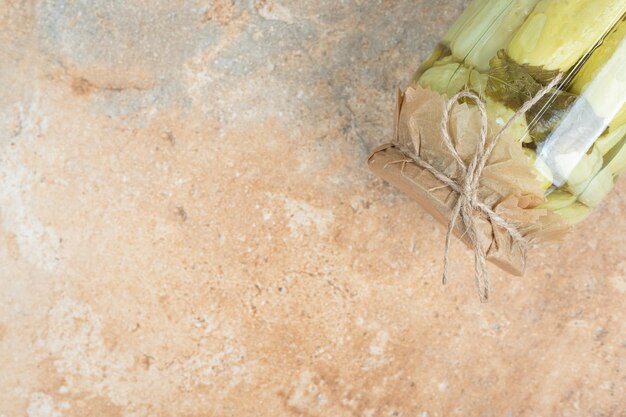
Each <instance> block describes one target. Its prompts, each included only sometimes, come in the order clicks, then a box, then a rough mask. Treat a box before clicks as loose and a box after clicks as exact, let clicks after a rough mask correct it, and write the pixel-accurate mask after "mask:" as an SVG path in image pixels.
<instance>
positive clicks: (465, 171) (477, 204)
mask: <svg viewBox="0 0 626 417" xmlns="http://www.w3.org/2000/svg"><path fill="white" fill-rule="evenodd" d="M561 79H562V76H559V77H556V78H555V79H554V80H553V81H552V82H551V83H550V84H548V85H547V86H545V87H544V88H542V89H541V90H540V91H539V92H538V93H537V94H536V95H535V96H534V97H533V98H532V99H530V100H529V101H527V102H526V103H525V104H524V105H523V106H522V107H521V108H520V109H519V110H518V111H517V112H516V113H515V114H514V115H513V117H511V119H510V120H509V121H508V122H507V123H506V124H505V125H504V126H503V127H502V129H501V130H500V131H499V132H498V133H497V134H496V135H494V136H493V137H492V138H491V139H488V138H489V135H488V130H489V123H488V117H487V110H486V108H485V103H484V102H483V101H482V100H481V99H480V97H479V96H478V95H476V94H474V93H472V92H470V91H462V92H460V93H458V94H456V95H455V96H454V97H452V98H451V99H450V100H448V101H447V103H446V106H445V110H444V113H443V117H442V118H441V134H442V138H443V142H444V144H445V145H446V147H447V148H448V150H449V151H450V155H452V157H453V158H454V160H455V161H456V164H457V165H458V166H459V167H460V169H461V174H460V175H459V178H458V179H454V178H450V177H449V176H447V175H446V174H444V173H442V172H441V171H439V170H438V169H436V168H435V167H434V166H432V165H431V164H430V163H429V162H428V161H426V160H425V159H422V158H421V157H420V156H419V155H416V154H415V153H414V152H412V151H411V150H408V149H406V147H404V146H402V145H399V144H396V145H397V146H398V147H399V148H400V150H401V151H402V152H403V153H404V154H405V155H406V156H408V157H409V158H410V159H411V160H412V162H415V163H416V164H417V165H419V166H421V167H422V168H425V169H426V170H428V171H429V172H430V173H431V174H432V175H433V176H434V177H435V178H437V179H438V180H439V181H441V182H442V183H444V184H445V185H447V186H448V187H450V188H451V189H452V190H453V191H454V192H455V193H456V194H457V196H458V198H457V202H456V204H455V206H454V208H453V210H452V216H451V218H450V222H449V223H448V230H447V233H446V244H445V249H444V259H443V283H444V284H446V283H447V282H448V265H449V252H450V243H451V241H452V235H453V232H454V228H455V227H456V224H457V221H458V220H459V217H460V218H461V222H462V224H463V228H464V229H465V233H466V234H467V236H468V238H469V241H470V243H471V246H472V248H473V250H474V270H475V281H476V287H477V289H478V293H479V295H480V300H481V301H482V302H486V301H488V299H489V275H488V272H487V256H486V254H485V250H484V249H483V247H482V245H481V243H480V239H479V234H478V227H477V220H478V218H479V216H481V215H482V216H484V217H486V218H487V219H488V220H489V222H490V223H491V224H492V225H496V226H499V227H501V228H503V229H504V230H505V231H506V232H507V233H508V234H509V235H510V237H511V239H513V241H515V242H517V243H518V244H519V246H520V247H521V248H522V250H523V251H524V250H525V247H526V246H527V243H528V242H527V240H526V239H525V237H524V235H523V234H522V233H521V232H520V229H519V228H518V226H517V225H515V224H514V223H512V222H510V221H508V220H506V219H504V218H503V217H501V216H500V215H499V214H497V213H496V212H495V211H494V210H493V209H492V208H491V207H490V206H488V205H487V204H485V203H483V202H482V201H480V199H479V198H478V189H479V188H480V178H481V176H482V173H483V170H484V169H485V166H486V165H487V161H488V160H489V157H490V156H491V154H492V152H493V150H494V149H495V147H496V145H497V144H498V142H499V140H500V139H501V138H502V135H503V134H504V132H506V131H507V130H508V129H509V128H510V127H511V125H512V124H513V123H514V122H515V121H516V120H517V119H518V118H519V117H520V116H522V115H524V114H525V113H526V112H527V111H528V110H530V108H531V107H533V106H534V105H535V104H537V103H538V102H539V101H540V100H541V99H542V98H543V97H544V96H546V95H547V94H548V93H550V92H551V91H552V90H553V89H554V88H555V87H556V86H557V85H558V84H559V83H560V82H561ZM464 98H465V99H468V100H471V101H473V102H474V103H476V106H477V108H478V111H479V112H480V117H481V128H480V136H479V140H478V145H477V148H476V152H475V153H474V156H473V157H472V160H471V162H470V163H469V165H467V164H466V163H465V162H464V161H463V159H462V158H461V156H460V155H459V153H458V152H457V150H456V148H455V147H454V144H453V141H452V137H451V135H450V119H451V116H452V110H453V109H454V106H456V105H457V103H458V101H459V100H461V99H464ZM417 150H418V148H417V147H416V151H417Z"/></svg>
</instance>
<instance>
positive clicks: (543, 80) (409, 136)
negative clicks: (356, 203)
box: [369, 0, 626, 274]
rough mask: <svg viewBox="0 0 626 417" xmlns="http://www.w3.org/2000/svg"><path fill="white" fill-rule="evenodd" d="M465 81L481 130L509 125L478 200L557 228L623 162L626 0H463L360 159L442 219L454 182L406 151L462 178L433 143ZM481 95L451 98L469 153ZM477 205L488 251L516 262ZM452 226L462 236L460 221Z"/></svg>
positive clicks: (579, 213) (537, 235) (588, 202)
mask: <svg viewBox="0 0 626 417" xmlns="http://www.w3.org/2000/svg"><path fill="white" fill-rule="evenodd" d="M555 80H556V81H555ZM546 86H549V89H548V90H549V91H547V92H546ZM463 91H465V92H471V93H473V94H474V95H475V96H477V97H479V98H480V101H481V103H480V107H482V108H484V109H485V110H486V113H487V130H488V132H489V135H490V136H494V135H496V134H497V133H498V132H499V131H500V130H501V129H502V128H503V127H505V126H506V131H504V132H502V135H501V136H500V137H499V139H498V140H499V143H498V144H497V146H496V147H495V149H494V152H493V154H491V155H490V156H489V160H488V162H487V164H486V166H485V169H484V171H483V172H482V174H481V177H480V181H479V188H478V196H479V198H480V201H481V202H482V203H484V204H486V205H488V206H489V207H490V208H491V209H492V210H493V211H494V212H495V213H498V215H501V216H502V217H503V218H506V219H508V220H509V221H510V222H511V223H512V224H515V225H516V227H517V229H518V230H519V231H520V232H521V233H522V234H523V235H524V236H525V238H526V239H527V241H531V242H535V241H541V240H551V239H555V238H557V237H559V236H561V235H562V234H563V232H564V231H566V230H567V229H568V228H569V227H571V226H573V225H575V224H577V223H579V222H580V221H582V220H583V219H585V217H587V215H588V214H589V213H590V211H591V210H592V209H593V208H594V207H597V206H598V205H599V204H600V203H601V202H602V200H603V199H604V198H605V197H606V196H607V195H608V193H609V192H610V191H611V189H612V188H613V185H614V183H615V179H616V178H617V176H618V175H619V174H621V173H622V172H623V171H624V170H625V169H626V105H625V103H626V2H625V1H624V0H593V1H590V0H474V1H472V2H471V3H470V5H469V6H468V8H467V9H466V10H465V12H464V13H463V14H462V15H461V17H460V18H459V19H458V20H457V21H456V22H455V23H454V24H453V26H452V27H451V28H450V30H449V31H448V33H447V34H446V36H445V37H444V38H443V40H442V41H441V42H440V44H439V45H438V46H437V47H436V48H435V50H434V52H433V53H432V55H431V56H430V58H428V60H427V61H426V62H425V63H424V64H423V65H422V66H421V67H420V68H419V69H418V71H417V72H416V73H415V76H414V78H413V81H412V83H411V85H410V86H409V87H408V88H407V89H406V90H405V91H404V92H402V93H401V94H399V97H398V107H397V112H396V130H395V132H396V133H395V137H394V140H393V142H392V143H389V144H386V145H383V146H381V147H379V148H377V149H376V150H375V151H374V152H373V154H372V156H371V157H370V160H369V164H370V167H371V169H372V170H373V171H374V172H375V173H376V174H377V175H379V176H381V177H382V178H384V179H386V180H388V181H389V182H390V183H392V184H394V185H396V186H397V187H399V188H401V189H402V190H403V191H405V192H407V193H408V194H409V195H410V196H412V197H413V198H414V199H416V200H417V201H418V202H420V203H421V205H422V206H424V207H425V208H426V209H427V210H428V211H429V212H430V213H431V214H433V215H434V216H435V218H437V219H438V220H440V221H441V222H442V223H448V222H449V221H450V217H451V216H453V214H454V213H453V207H454V206H455V201H457V200H458V193H457V192H455V190H454V189H452V188H453V187H450V186H449V185H446V183H442V182H441V181H440V180H438V179H437V178H436V177H435V176H433V175H432V172H429V171H428V170H425V169H424V168H423V166H421V165H420V164H419V163H415V160H414V158H411V157H410V156H409V154H411V155H413V154H415V155H419V158H420V159H423V160H424V161H428V163H429V164H432V166H434V167H435V168H436V170H437V171H439V172H442V173H444V174H445V175H447V176H449V177H450V178H457V179H459V181H461V180H462V178H459V177H460V176H462V175H464V173H463V171H462V170H459V169H458V168H459V167H458V166H457V165H458V164H456V163H455V161H454V155H451V154H450V150H449V148H448V147H446V146H443V144H442V132H441V121H442V118H443V117H444V112H445V111H446V110H445V109H446V102H447V101H448V100H450V98H451V97H453V96H455V95H456V94H457V93H459V92H463ZM542 91H543V93H541V94H542V95H541V98H540V99H539V100H537V102H536V103H535V104H534V105H532V107H530V108H529V109H528V110H526V111H524V112H523V114H520V111H521V110H522V109H523V108H524V107H523V106H524V105H525V104H526V103H528V102H529V101H530V100H532V99H533V98H534V97H536V96H537V95H538V94H539V93H540V92H542ZM478 107H479V105H478V103H476V102H475V101H473V100H467V99H466V98H464V99H461V100H459V101H458V103H457V105H456V106H455V107H454V108H453V109H452V111H451V112H450V114H449V118H450V120H449V122H448V126H447V127H446V128H447V129H449V133H450V136H451V138H452V142H453V146H454V148H455V151H456V152H455V153H458V155H459V156H460V158H461V159H462V160H463V161H465V162H466V163H467V164H469V163H470V161H471V159H472V158H473V156H474V155H475V149H476V146H477V141H478V140H479V139H478V138H479V137H480V131H481V117H480V112H479V110H480V109H478ZM509 122H510V123H509ZM407 149H410V152H408V151H407ZM476 217H477V218H478V220H477V221H478V222H479V227H478V229H479V231H480V233H479V234H480V244H481V246H482V247H483V249H484V251H485V253H486V254H487V257H488V258H489V259H491V260H492V261H494V262H496V263H498V264H499V265H500V266H502V267H504V268H505V269H507V270H509V271H511V272H514V273H517V274H521V273H522V272H523V268H524V256H523V249H522V248H520V247H519V245H518V243H517V242H516V241H515V239H512V238H511V236H510V233H509V232H507V231H504V230H501V229H502V228H501V227H499V226H498V225H495V224H494V223H493V221H491V219H490V218H489V217H485V216H483V215H481V214H480V213H477V215H476ZM455 232H456V234H457V235H458V236H459V237H461V238H462V239H463V240H465V241H467V236H466V235H467V230H466V228H465V227H464V225H463V224H460V225H458V226H457V227H456V230H455Z"/></svg>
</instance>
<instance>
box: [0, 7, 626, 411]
mask: <svg viewBox="0 0 626 417" xmlns="http://www.w3.org/2000/svg"><path fill="white" fill-rule="evenodd" d="M464 4H466V1H464V0H445V1H438V0H413V1H408V0H406V1H401V0H398V1H392V0H384V1H367V2H365V1H357V0H352V1H341V2H337V1H330V0H322V1H319V2H296V1H280V2H279V1H271V0H257V1H252V0H251V1H234V2H233V1H228V0H214V1H211V0H209V1H206V0H186V1H183V0H180V1H178V0H177V1H166V0H153V1H151V2H142V1H134V0H133V1H123V0H115V1H95V0H82V1H62V0H40V1H35V0H33V1H19V0H1V1H0V106H1V112H0V416H1V417H19V416H29V417H61V416H123V417H143V416H189V417H192V416H194V417H200V416H206V417H209V416H215V417H222V416H224V417H226V416H238V417H239V416H308V417H313V416H315V417H317V416H319V417H321V416H324V417H331V416H332V417H335V416H338V417H339V416H358V417H378V416H381V417H382V416H398V417H427V416H429V417H435V416H442V417H443V416H498V417H509V416H511V417H518V416H544V417H548V416H549V417H552V416H563V417H574V416H585V417H586V416H597V417H600V416H607V417H608V416H624V415H626V411H625V407H624V404H626V401H625V398H626V393H625V391H624V387H625V386H626V369H625V367H626V325H625V323H626V313H625V311H624V299H625V292H626V260H625V258H624V248H625V246H626V237H624V236H625V235H624V231H626V219H625V217H624V213H626V194H625V193H626V184H625V183H624V182H623V181H622V182H620V183H619V184H618V186H617V188H616V190H615V191H614V192H613V194H612V195H611V197H610V198H609V199H608V201H606V203H605V204H604V205H603V206H602V208H601V209H599V210H598V211H597V212H596V213H595V214H594V215H593V216H592V217H591V218H590V219H589V220H588V221H586V222H585V223H584V224H583V225H581V226H580V227H578V228H577V229H576V230H575V231H574V232H573V233H572V234H571V235H570V236H569V237H568V239H567V240H566V241H565V242H564V243H562V244H560V245H554V246H551V247H548V248H545V249H542V250H536V251H534V252H532V253H531V257H530V267H529V272H528V274H527V275H526V276H525V277H524V278H516V277H512V276H509V275H507V274H505V273H502V272H499V271H498V270H496V268H494V267H490V271H491V277H492V285H493V296H492V301H491V302H490V303H489V304H487V305H482V304H480V303H479V302H478V300H477V296H476V293H475V290H474V286H473V279H472V270H473V266H472V256H471V254H470V253H469V252H468V251H467V250H466V249H465V248H464V247H462V246H461V245H460V244H458V243H457V244H455V245H454V248H453V250H452V256H453V257H454V262H453V267H452V271H451V274H452V277H453V281H452V282H451V283H450V285H448V286H447V287H445V288H444V287H442V286H441V284H440V274H441V256H442V248H443V243H444V242H443V241H444V232H443V230H442V229H441V228H440V227H439V226H438V225H436V224H434V222H433V221H432V220H431V219H430V218H429V217H428V215H426V214H425V213H424V212H423V211H421V210H420V208H419V207H418V206H417V205H416V204H415V203H414V202H412V201H410V200H408V199H407V198H406V197H405V196H403V195H402V194H401V193H400V192H398V191H396V190H394V189H393V188H392V187H390V186H388V185H386V184H384V183H383V182H382V181H380V180H378V179H377V178H375V177H374V176H373V175H372V174H371V173H369V172H368V170H367V167H366V165H365V159H366V157H367V155H368V151H369V150H370V149H371V148H373V147H374V146H375V145H377V144H378V143H380V142H382V141H384V140H385V138H388V137H389V135H390V132H391V127H392V120H391V118H392V113H393V105H394V89H395V88H396V87H398V86H403V85H405V83H406V82H407V80H408V79H409V77H410V75H411V72H412V71H413V70H414V69H415V68H416V67H417V65H418V63H419V62H420V60H422V59H424V58H425V57H426V56H427V54H428V51H429V50H430V49H431V48H432V47H433V46H434V45H435V43H436V42H437V40H438V39H439V38H440V37H441V36H442V34H443V32H444V31H445V28H446V27H447V26H448V25H449V24H450V23H451V22H452V21H453V20H454V18H455V17H456V16H457V15H458V14H459V12H460V10H461V9H462V7H463V6H464Z"/></svg>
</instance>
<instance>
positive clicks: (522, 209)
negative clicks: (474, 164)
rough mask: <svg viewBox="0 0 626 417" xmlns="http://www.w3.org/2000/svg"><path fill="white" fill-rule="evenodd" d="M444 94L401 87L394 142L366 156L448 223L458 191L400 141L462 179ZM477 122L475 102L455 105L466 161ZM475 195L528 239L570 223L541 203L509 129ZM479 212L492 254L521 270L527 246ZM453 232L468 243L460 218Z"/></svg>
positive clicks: (552, 235) (455, 128)
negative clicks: (445, 121)
mask: <svg viewBox="0 0 626 417" xmlns="http://www.w3.org/2000/svg"><path fill="white" fill-rule="evenodd" d="M447 100H448V99H447V98H446V97H445V96H442V95H441V94H439V93H436V92H434V91H431V90H428V89H424V88H422V87H419V86H416V87H410V88H409V89H408V90H407V91H406V92H405V93H404V94H401V93H400V92H398V103H397V110H396V117H395V134H394V142H393V143H389V144H386V145H383V146H380V147H378V148H377V149H375V150H374V151H373V153H372V154H371V156H370V157H369V161H368V164H369V167H370V169H371V170H372V171H373V172H374V173H375V174H376V175H378V176H379V177H381V178H383V179H384V180H386V181H388V182H389V183H391V184H392V185H394V186H396V187H397V188H399V189H400V190H402V191H403V192H405V193H406V194H408V195H409V196H410V197H411V198H412V199H414V200H415V201H417V202H418V203H419V204H420V205H421V206H422V207H424V208H425V209H426V210H427V211H428V212H429V213H430V214H431V215H432V216H433V217H434V218H435V219H436V220H438V221H439V222H440V223H442V224H444V225H446V226H447V225H448V223H449V221H450V217H451V214H452V210H453V208H454V206H455V204H456V201H457V198H458V196H457V194H456V193H455V192H454V191H453V190H452V189H450V188H449V187H448V186H446V185H444V184H443V183H442V182H441V181H439V180H438V179H436V178H435V177H434V176H433V175H432V174H431V173H430V172H428V171H427V170H426V169H424V168H421V167H419V166H418V165H416V164H415V163H414V162H412V161H411V158H410V157H408V156H407V155H405V154H404V153H403V152H402V151H401V150H400V148H409V149H413V151H414V152H415V153H416V154H417V155H419V156H420V157H421V158H423V159H425V160H427V161H428V162H430V163H431V164H432V165H433V166H434V167H435V168H436V169H437V170H439V171H440V172H442V173H444V174H446V175H447V176H448V177H450V178H454V179H456V180H459V176H460V175H461V172H462V171H461V168H460V167H459V166H458V164H457V163H456V162H455V160H454V159H453V157H452V155H450V153H449V151H448V149H447V148H446V146H445V145H444V143H443V140H442V134H441V119H442V116H443V112H444V111H445V105H446V102H447ZM480 127H481V118H480V113H479V111H478V109H477V108H476V107H475V106H471V105H467V104H459V105H457V106H455V107H454V109H453V112H452V114H451V117H450V134H451V137H452V139H453V142H454V145H455V148H456V150H457V152H458V153H459V155H460V156H461V158H462V159H463V161H465V162H466V163H467V164H469V162H470V161H471V159H472V157H473V156H474V153H475V151H476V147H477V145H478V140H479V134H480V133H479V132H480ZM498 131H499V127H498V125H497V124H496V123H495V122H494V121H492V120H490V121H489V137H490V138H491V137H493V136H494V135H495V134H496V133H498ZM488 140H489V139H488ZM398 144H399V145H400V146H398ZM478 196H479V198H480V199H481V201H483V202H484V203H485V204H488V205H489V206H490V207H492V208H493V210H494V211H495V212H496V213H498V214H499V215H501V216H502V217H504V218H505V219H507V220H509V221H510V222H512V223H514V224H515V225H517V227H518V228H519V230H520V232H522V234H523V235H524V237H525V238H526V239H527V241H528V242H532V243H535V242H541V241H549V240H555V239H557V238H559V237H560V236H561V235H562V234H563V233H564V232H565V231H566V229H567V227H566V225H565V224H564V223H563V221H562V220H561V218H560V217H559V216H558V215H557V214H555V213H553V212H551V211H549V210H546V209H540V208H537V206H538V205H540V204H541V203H542V202H544V201H545V197H544V190H543V188H542V187H541V184H540V182H539V180H538V178H537V175H536V173H535V172H533V168H532V165H531V161H530V159H529V158H528V156H527V155H526V154H525V153H524V151H523V148H522V144H521V142H519V141H518V140H516V138H514V137H512V136H511V135H509V134H507V133H505V134H503V135H502V136H501V139H500V141H499V142H498V144H497V146H496V147H495V149H494V151H493V153H492V154H491V156H490V158H489V160H488V161H487V165H486V167H485V169H484V171H483V174H482V176H481V178H480V188H479V190H478ZM476 215H477V216H478V218H477V220H478V221H477V226H478V230H479V236H480V241H481V244H482V246H483V249H484V250H485V253H486V254H487V259H489V260H490V261H492V262H493V263H495V264H497V265H498V266H500V267H501V268H502V269H504V270H506V271H508V272H510V273H512V274H514V275H518V276H521V275H523V273H524V269H525V250H524V248H523V247H521V245H520V244H519V243H518V242H516V241H514V240H513V239H512V238H511V236H510V235H509V234H508V233H507V232H506V231H505V230H503V229H502V228H500V227H499V226H495V225H492V224H491V222H490V221H489V220H488V219H487V218H485V217H484V216H482V215H480V214H479V213H477V214H476ZM454 233H455V234H456V236H457V237H458V238H460V239H461V240H462V241H463V242H465V243H466V244H467V245H468V246H470V242H469V239H468V238H467V236H466V233H465V229H464V226H463V224H462V222H457V225H456V227H455V230H454Z"/></svg>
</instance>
